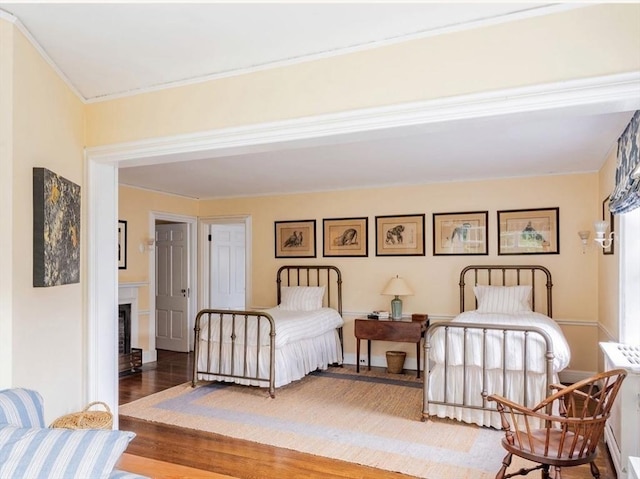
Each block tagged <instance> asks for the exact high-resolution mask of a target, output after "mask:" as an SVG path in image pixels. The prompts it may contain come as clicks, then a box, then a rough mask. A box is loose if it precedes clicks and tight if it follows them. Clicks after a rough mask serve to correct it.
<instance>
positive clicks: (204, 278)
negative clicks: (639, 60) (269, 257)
mask: <svg viewBox="0 0 640 479" xmlns="http://www.w3.org/2000/svg"><path fill="white" fill-rule="evenodd" d="M230 224H244V283H245V284H244V304H245V307H247V308H249V306H250V305H249V298H251V284H252V281H251V271H252V269H251V264H252V263H251V250H252V248H251V244H252V242H253V240H252V237H253V236H252V232H251V215H231V216H205V217H202V218H200V219H199V220H198V238H199V239H200V241H199V242H198V244H199V248H198V264H199V265H200V273H199V277H200V281H199V283H198V284H199V290H198V298H199V303H198V308H199V309H202V308H204V307H206V305H208V304H209V299H210V298H209V291H210V286H211V282H210V281H209V278H210V273H211V271H210V268H209V265H210V264H211V263H210V260H211V258H210V256H211V255H210V248H209V239H208V237H207V236H208V235H209V230H210V226H211V225H230Z"/></svg>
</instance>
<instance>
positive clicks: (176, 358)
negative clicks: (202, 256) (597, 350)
mask: <svg viewBox="0 0 640 479" xmlns="http://www.w3.org/2000/svg"><path fill="white" fill-rule="evenodd" d="M192 361H193V357H192V355H191V354H186V353H173V352H168V351H158V361H157V363H151V364H148V365H145V366H144V367H143V371H142V372H141V373H135V374H131V375H129V376H125V377H121V378H120V381H119V388H120V404H126V403H128V402H131V401H134V400H136V399H139V398H141V397H144V396H148V395H150V394H153V393H155V392H158V391H162V390H164V389H168V388H170V387H172V386H175V385H178V384H182V383H184V382H186V381H189V377H190V371H191V367H192V364H193V362H192ZM120 429H123V430H128V431H134V432H135V433H136V434H137V436H136V438H135V439H134V440H133V441H132V443H131V444H130V445H129V447H128V448H127V455H125V457H124V458H123V460H122V461H121V463H120V466H119V467H121V468H123V469H126V470H130V471H133V472H139V473H141V474H146V475H150V476H152V477H154V478H157V479H164V478H166V479H169V478H179V477H180V478H209V477H211V478H242V479H244V478H246V479H254V478H265V479H266V478H278V479H293V478H328V479H332V478H333V479H339V478H362V479H369V478H371V479H374V478H375V479H378V478H379V479H401V478H410V477H411V476H407V475H404V474H398V473H393V472H387V471H382V470H380V469H374V468H371V467H366V466H359V465H357V464H353V463H347V462H343V461H337V460H333V459H328V458H324V457H319V456H313V455H309V454H304V453H299V452H295V451H291V450H288V449H280V448H276V447H272V446H267V445H264V444H258V443H253V442H249V441H243V440H239V439H234V438H230V437H226V436H220V435H217V434H210V433H205V432H201V431H193V430H190V429H183V428H179V427H174V426H167V425H163V424H156V423H149V422H146V421H142V420H138V419H132V418H126V417H123V416H120ZM497 447H500V446H499V445H497ZM140 458H149V459H151V461H143V460H141V459H140ZM158 461H162V462H158ZM167 463H170V464H167ZM596 463H597V465H598V468H599V469H600V473H601V476H600V478H601V479H616V474H615V471H614V468H613V465H612V463H611V460H610V458H609V454H608V452H607V450H606V446H605V445H604V444H601V445H600V455H599V457H598V460H597V461H596ZM172 464H173V465H175V466H172ZM499 466H500V465H499V464H497V465H496V472H497V470H498V469H499ZM212 473H213V474H212ZM562 475H563V478H564V479H582V478H590V477H591V474H590V473H589V466H588V465H585V466H579V467H574V468H568V469H564V470H563V471H562Z"/></svg>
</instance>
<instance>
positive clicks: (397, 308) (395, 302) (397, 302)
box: [391, 296, 402, 321]
mask: <svg viewBox="0 0 640 479" xmlns="http://www.w3.org/2000/svg"><path fill="white" fill-rule="evenodd" d="M391 319H392V320H393V321H399V320H401V319H402V300H401V299H400V298H398V297H397V296H396V297H395V298H393V299H392V300H391Z"/></svg>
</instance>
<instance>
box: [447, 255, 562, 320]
mask: <svg viewBox="0 0 640 479" xmlns="http://www.w3.org/2000/svg"><path fill="white" fill-rule="evenodd" d="M467 274H469V275H470V276H472V277H473V282H472V283H471V285H468V284H467V283H466V282H465V277H467ZM540 283H544V285H545V287H546V295H542V294H537V293H538V291H539V289H540V287H541V286H542V285H541V284H540ZM477 284H482V285H494V286H519V285H530V286H531V309H532V310H533V311H536V310H539V311H542V310H544V308H545V306H546V315H547V316H549V317H550V318H551V317H553V316H552V312H553V308H552V298H551V287H552V286H553V283H552V282H551V272H550V271H549V270H548V269H547V268H545V267H544V266H539V265H471V266H467V267H465V268H464V269H463V270H462V271H461V272H460V312H461V313H462V312H464V311H466V310H467V309H471V308H469V307H467V305H470V304H471V301H469V300H468V299H467V298H468V296H469V295H467V296H466V297H465V292H469V291H471V297H472V298H473V304H474V306H475V308H477V306H478V305H477V301H476V299H475V295H474V294H473V289H472V288H473V286H475V285H477ZM541 297H542V298H541ZM475 308H473V309H475Z"/></svg>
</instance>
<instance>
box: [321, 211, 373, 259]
mask: <svg viewBox="0 0 640 479" xmlns="http://www.w3.org/2000/svg"><path fill="white" fill-rule="evenodd" d="M368 226H369V218H366V217H364V218H325V219H323V220H322V238H323V241H322V247H323V251H322V256H326V257H333V256H342V257H357V256H369V245H368V243H369V241H368V237H367V231H368Z"/></svg>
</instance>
